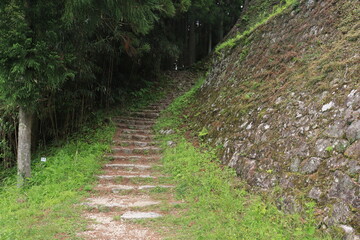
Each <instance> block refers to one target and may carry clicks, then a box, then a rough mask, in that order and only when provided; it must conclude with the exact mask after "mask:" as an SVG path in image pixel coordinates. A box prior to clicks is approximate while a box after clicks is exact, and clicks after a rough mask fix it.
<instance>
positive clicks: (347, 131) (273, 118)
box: [189, 0, 360, 239]
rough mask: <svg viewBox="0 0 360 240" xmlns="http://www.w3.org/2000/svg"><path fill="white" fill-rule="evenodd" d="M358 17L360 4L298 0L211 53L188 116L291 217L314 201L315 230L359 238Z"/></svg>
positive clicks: (347, 0)
mask: <svg viewBox="0 0 360 240" xmlns="http://www.w3.org/2000/svg"><path fill="white" fill-rule="evenodd" d="M252 2H253V4H255V5H253V8H254V7H256V4H257V2H259V1H256V0H253V1H252ZM359 19H360V2H359V1H354V0H340V1H339V0H318V1H314V0H307V1H298V2H294V4H292V5H290V6H289V7H288V8H287V9H285V10H284V11H283V12H281V14H278V15H275V16H274V17H271V18H269V20H268V21H266V22H264V23H263V24H261V25H259V26H258V27H257V28H256V29H255V30H254V31H251V33H250V34H248V35H246V36H245V37H243V38H239V39H238V40H237V41H236V44H235V46H233V47H232V46H230V47H225V48H223V49H222V50H220V51H219V53H218V54H214V57H213V64H212V67H211V69H210V71H209V72H208V74H207V77H206V81H205V83H204V84H203V86H202V88H201V89H200V91H199V93H198V97H197V99H198V101H197V103H195V104H194V106H193V107H192V110H191V114H189V115H191V116H192V117H191V120H192V122H193V128H194V130H196V131H201V130H204V129H205V130H206V131H203V132H206V133H207V135H206V136H204V140H205V141H207V142H208V143H209V144H210V145H212V146H216V147H217V148H218V149H221V150H219V154H220V155H221V159H222V162H223V164H226V165H228V166H231V167H233V168H235V169H236V172H237V174H238V175H239V177H241V178H242V179H244V180H246V181H247V182H248V183H249V184H250V185H251V186H252V187H253V189H254V190H271V189H272V188H274V187H275V186H278V187H280V188H281V191H280V192H281V193H279V200H278V204H279V207H280V208H281V209H283V210H285V211H288V212H293V211H297V210H301V206H302V204H303V202H304V201H310V200H313V201H316V202H317V209H316V213H317V216H318V217H319V227H323V228H327V227H329V226H334V225H337V226H341V227H342V228H343V229H344V231H347V232H349V234H350V235H351V234H352V235H354V234H355V233H356V232H357V233H359V232H360V176H359V174H360V79H359V77H360V21H359ZM239 22H241V21H239ZM238 31H239V26H235V27H234V29H233V30H232V31H231V32H230V35H229V36H228V37H227V38H226V39H227V40H228V39H231V38H232V37H233V36H235V35H236V34H238ZM203 135H205V134H203ZM351 232H352V233H351ZM350 235H349V236H350ZM349 239H350V237H349Z"/></svg>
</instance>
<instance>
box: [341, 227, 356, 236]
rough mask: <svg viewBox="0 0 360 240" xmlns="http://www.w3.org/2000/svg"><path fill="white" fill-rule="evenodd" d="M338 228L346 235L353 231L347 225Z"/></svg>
mask: <svg viewBox="0 0 360 240" xmlns="http://www.w3.org/2000/svg"><path fill="white" fill-rule="evenodd" d="M339 227H341V228H342V229H343V230H344V232H345V233H347V234H351V233H353V232H354V229H353V228H352V227H350V226H347V225H339Z"/></svg>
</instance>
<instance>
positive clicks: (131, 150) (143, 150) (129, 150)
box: [112, 147, 161, 155]
mask: <svg viewBox="0 0 360 240" xmlns="http://www.w3.org/2000/svg"><path fill="white" fill-rule="evenodd" d="M112 151H113V153H124V154H145V155H148V154H154V153H160V152H161V148H158V147H113V148H112Z"/></svg>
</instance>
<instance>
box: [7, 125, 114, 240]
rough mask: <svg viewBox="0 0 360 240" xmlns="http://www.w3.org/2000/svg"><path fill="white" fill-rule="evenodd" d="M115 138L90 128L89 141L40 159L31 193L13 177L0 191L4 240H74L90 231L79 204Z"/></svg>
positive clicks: (103, 130)
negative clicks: (81, 232)
mask: <svg viewBox="0 0 360 240" xmlns="http://www.w3.org/2000/svg"><path fill="white" fill-rule="evenodd" d="M113 133H114V127H112V126H98V128H97V129H96V130H93V129H89V128H86V129H84V130H83V132H82V134H83V137H81V138H80V137H75V138H74V139H72V140H71V141H69V142H68V143H67V144H65V145H64V146H62V147H61V148H52V149H50V150H48V151H46V152H42V153H39V154H38V155H37V156H36V157H35V158H34V161H33V162H34V164H33V165H34V166H33V169H34V170H33V177H32V178H31V180H30V183H29V186H27V188H26V189H18V188H17V187H16V177H15V176H16V175H15V174H14V175H13V176H11V177H9V178H8V179H7V181H5V182H4V185H3V186H2V187H1V190H0V198H1V201H0V212H1V214H0V222H1V228H0V239H4V240H7V239H9V240H10V239H11V240H16V239H24V240H25V239H29V240H30V239H31V240H33V239H56V238H58V237H59V236H61V237H70V238H71V239H74V238H75V233H76V231H78V230H79V229H80V228H81V227H83V226H84V220H82V219H81V218H80V210H81V208H80V207H79V205H74V204H76V203H78V201H79V200H80V198H81V197H83V196H84V194H85V191H86V189H89V185H88V184H89V182H91V181H93V174H94V173H95V172H97V171H98V169H99V168H100V165H101V158H102V155H103V154H104V152H105V151H108V150H109V145H110V143H111V138H112V135H113ZM79 135H81V134H79ZM40 157H47V162H40ZM83 186H85V187H84V188H83V189H81V188H82V187H83Z"/></svg>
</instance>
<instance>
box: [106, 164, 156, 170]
mask: <svg viewBox="0 0 360 240" xmlns="http://www.w3.org/2000/svg"><path fill="white" fill-rule="evenodd" d="M105 167H109V168H136V169H150V168H151V166H150V165H143V164H116V163H112V164H105Z"/></svg>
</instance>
